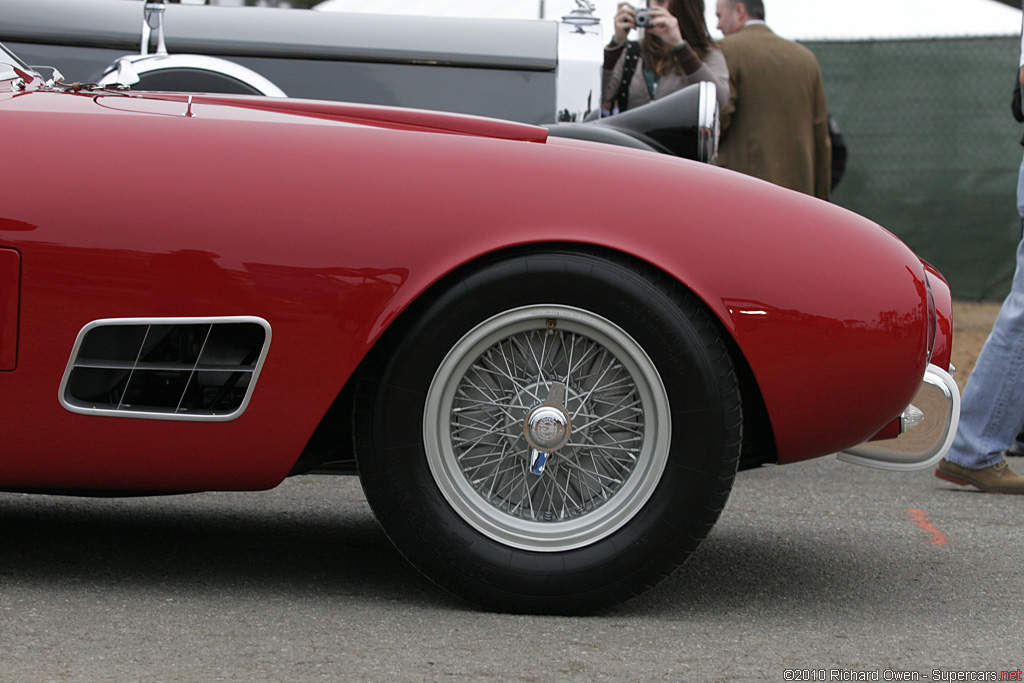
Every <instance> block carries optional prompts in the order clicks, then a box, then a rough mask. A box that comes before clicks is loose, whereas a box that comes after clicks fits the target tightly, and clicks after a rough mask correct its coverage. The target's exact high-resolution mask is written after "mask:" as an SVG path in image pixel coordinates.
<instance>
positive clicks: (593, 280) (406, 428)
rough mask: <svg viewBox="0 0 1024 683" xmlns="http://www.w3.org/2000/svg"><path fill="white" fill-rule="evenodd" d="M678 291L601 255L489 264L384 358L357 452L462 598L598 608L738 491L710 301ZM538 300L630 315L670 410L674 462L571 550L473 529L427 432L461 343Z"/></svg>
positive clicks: (428, 564) (680, 555)
mask: <svg viewBox="0 0 1024 683" xmlns="http://www.w3.org/2000/svg"><path fill="white" fill-rule="evenodd" d="M673 293H674V294H675V295H676V296H675V297H673V296H672V295H670V294H668V293H666V291H664V290H663V289H662V288H661V287H659V286H658V284H656V283H655V282H652V278H651V277H650V276H649V275H648V276H645V275H643V274H641V273H639V272H637V271H636V270H634V269H632V268H627V267H625V266H623V265H620V264H618V263H614V262H610V261H608V260H606V259H604V258H601V257H598V256H594V255H584V254H576V253H548V254H538V255H531V256H523V257H518V258H513V259H510V260H506V261H500V262H497V263H494V264H491V265H488V266H486V267H483V268H481V269H478V270H476V271H474V272H472V273H470V274H468V275H467V276H466V277H465V278H464V279H463V280H462V281H461V282H459V283H458V284H456V285H454V286H452V287H450V288H448V289H446V290H445V291H443V293H442V294H441V295H440V296H439V297H437V298H436V299H435V300H434V301H433V302H432V303H430V304H428V305H427V306H426V307H425V309H423V310H422V311H421V312H419V313H418V314H416V315H415V318H414V320H413V322H412V323H411V325H410V326H409V327H408V328H407V329H405V330H404V332H403V334H401V335H400V337H399V338H397V339H396V340H395V344H394V348H393V350H392V352H391V353H390V354H389V358H388V359H387V361H386V362H385V363H384V365H383V367H382V370H381V374H380V378H379V384H377V386H376V390H375V392H374V396H373V406H372V410H371V413H370V415H371V416H370V418H369V425H368V432H369V433H368V436H369V439H368V441H369V443H367V444H365V446H366V447H364V448H360V449H359V454H358V455H359V467H360V475H361V477H362V478H363V485H364V488H365V489H366V492H367V497H368V500H369V501H370V504H371V506H372V507H373V508H374V511H375V513H376V514H377V516H378V519H380V521H381V523H382V525H383V526H384V528H385V530H386V531H387V533H388V535H389V536H390V537H391V539H392V540H393V541H394V542H395V544H396V546H397V547H398V548H399V550H400V551H401V552H402V553H403V554H405V555H406V557H407V558H409V559H410V560H411V561H412V562H413V564H414V565H416V566H417V567H418V568H419V569H420V570H421V571H423V572H424V573H425V574H427V575H428V576H429V577H430V578H432V579H433V580H435V581H436V582H438V583H440V584H441V585H444V586H446V587H448V588H449V589H451V590H454V591H455V592H457V593H460V594H462V595H463V596H464V597H468V598H469V599H471V600H475V601H477V602H480V603H483V604H487V603H494V604H496V605H498V606H499V607H502V608H508V607H510V606H518V607H522V608H525V609H529V610H533V609H534V608H536V607H537V606H539V605H541V604H545V605H548V606H549V607H551V608H552V609H554V610H556V611H557V609H558V605H565V606H575V607H574V608H578V607H579V606H593V607H598V606H601V605H603V604H605V603H607V602H608V601H609V600H611V601H617V600H620V599H624V598H623V597H622V596H623V595H632V594H636V593H639V592H641V591H642V590H643V589H645V588H646V587H647V586H648V585H650V584H652V583H654V582H656V581H657V580H658V579H660V578H661V577H662V576H664V575H666V574H667V573H669V572H670V571H671V570H672V569H673V568H675V567H676V566H677V565H678V564H680V563H681V562H682V561H683V560H684V559H685V558H686V556H687V555H688V554H689V553H690V552H692V550H693V549H694V548H695V547H696V545H697V544H699V542H700V541H701V540H702V539H703V538H704V536H705V535H706V534H707V532H708V531H709V530H710V528H711V526H712V525H713V524H714V522H715V521H716V519H717V517H718V514H719V512H720V510H721V507H722V506H723V505H724V503H725V498H726V497H727V495H728V490H729V486H730V485H731V480H732V476H733V475H734V473H735V469H736V461H737V459H738V454H739V418H738V412H739V401H738V390H737V388H736V383H735V375H734V374H733V373H732V368H731V364H729V361H728V356H727V354H726V353H725V352H724V346H722V344H721V340H720V338H719V336H718V334H717V330H716V329H715V326H714V324H713V323H712V321H711V320H710V317H709V316H708V314H707V312H706V311H705V310H704V309H703V307H702V306H700V305H699V304H698V303H697V302H696V301H695V300H694V299H693V297H692V295H689V294H688V293H685V292H683V291H682V290H678V291H676V292H673ZM538 304H539V305H547V304H552V305H567V306H573V307H577V308H582V309H585V310H587V311H589V312H592V313H594V314H597V315H599V316H601V317H604V318H606V319H608V320H610V321H612V322H614V323H615V324H616V325H618V326H619V327H621V328H622V329H623V330H624V331H625V332H626V333H628V334H629V335H630V336H631V337H632V338H633V339H634V340H635V341H636V342H637V343H638V344H639V345H640V347H641V348H643V349H644V350H645V352H646V353H647V354H648V356H649V357H650V358H651V360H652V361H653V362H654V364H655V366H656V367H657V368H658V372H659V374H660V375H661V379H662V382H663V383H664V386H665V389H666V391H667V394H668V399H669V406H670V413H671V416H672V436H671V448H670V454H669V457H668V462H667V464H666V467H665V469H664V471H663V474H662V477H661V481H660V482H659V483H658V485H657V487H656V488H655V489H654V491H653V493H652V494H651V496H650V498H649V499H648V500H647V502H646V504H645V505H644V506H643V508H642V509H640V510H639V511H638V512H637V513H636V514H635V515H634V517H633V518H632V519H630V520H629V521H628V522H627V523H626V524H624V525H623V526H622V527H621V528H619V529H617V530H616V531H614V532H613V533H611V534H610V535H608V536H606V537H604V538H601V539H600V540H598V541H596V542H594V543H592V544H590V545H587V546H585V547H582V548H577V549H573V550H568V551H561V552H534V551H528V550H520V549H515V548H512V547H509V546H506V545H504V544H501V543H499V542H497V541H494V540H492V539H490V538H488V537H487V536H485V535H483V534H482V533H480V532H479V531H477V530H476V529H474V528H472V527H471V526H470V525H469V524H467V523H466V522H465V521H464V520H463V519H462V518H461V517H460V516H459V515H458V514H457V513H456V512H455V511H454V509H453V508H452V507H451V506H450V505H449V504H448V502H447V500H446V499H445V498H444V496H443V495H442V493H441V492H440V490H439V489H438V487H437V485H436V484H435V483H434V480H433V475H432V473H431V470H430V467H429V465H428V462H427V458H426V455H425V453H424V448H423V442H422V434H423V427H422V425H423V419H424V408H425V400H426V395H427V390H428V388H429V386H430V384H431V382H432V380H433V378H434V374H435V372H436V371H437V368H438V367H439V365H440V364H441V362H442V361H443V360H444V358H445V356H446V355H447V354H448V352H449V351H450V350H451V348H452V347H453V346H454V345H455V344H456V343H457V342H458V340H459V339H461V338H462V337H463V336H464V335H465V334H466V333H467V332H468V331H469V330H471V329H473V328H474V327H475V326H476V325H478V324H480V323H481V322H483V321H484V320H487V319H488V318H490V317H492V316H494V315H496V314H498V313H501V312H503V311H506V310H509V309H514V308H518V307H522V306H528V305H538ZM723 379H724V380H725V381H723ZM729 380H731V381H729ZM614 596H618V597H614Z"/></svg>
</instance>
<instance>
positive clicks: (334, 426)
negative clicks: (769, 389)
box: [290, 240, 776, 476]
mask: <svg viewBox="0 0 1024 683" xmlns="http://www.w3.org/2000/svg"><path fill="white" fill-rule="evenodd" d="M559 251H563V252H576V253H589V254H594V255H600V256H604V257H605V258H608V259H609V260H613V261H618V262H627V263H632V264H633V265H635V266H638V267H641V268H647V269H650V270H651V271H652V273H654V274H657V275H658V276H661V277H664V278H666V279H668V280H671V281H672V282H673V283H674V284H676V285H678V286H680V287H683V288H684V289H686V290H687V291H688V292H690V293H691V294H692V295H693V296H695V297H696V298H697V299H698V300H699V301H701V303H702V304H703V305H704V306H705V308H706V309H707V310H708V311H709V312H711V314H712V316H713V318H714V319H715V320H716V322H717V323H718V325H719V328H720V332H721V333H722V336H723V339H725V341H726V345H727V347H728V349H729V352H730V356H731V358H732V360H733V364H734V366H735V367H736V371H737V374H738V376H739V379H740V387H741V396H742V401H743V414H744V424H745V430H747V431H745V433H744V443H743V454H742V456H741V459H742V461H743V462H742V463H741V467H743V468H746V467H751V466H756V465H759V464H764V463H771V462H775V461H776V448H775V441H774V436H773V434H772V428H771V421H770V418H769V416H768V412H767V410H766V408H765V404H764V399H763V397H762V396H761V389H760V387H759V386H758V383H757V379H756V377H755V375H754V372H753V370H752V369H751V367H750V365H749V363H748V362H747V359H746V358H745V356H744V355H743V352H742V350H741V349H740V347H739V345H738V344H737V342H736V339H735V338H734V337H733V333H732V331H731V330H730V329H729V325H728V321H729V320H730V319H729V318H725V319H723V318H722V317H721V315H720V312H719V311H717V310H715V307H713V306H711V305H710V303H709V301H708V300H707V299H705V298H704V297H702V296H701V295H700V294H699V293H698V292H696V291H694V290H693V288H691V287H690V286H688V285H687V283H685V282H681V281H680V280H679V279H678V278H677V277H675V276H674V275H672V274H671V273H670V272H669V271H667V270H666V269H665V268H662V267H661V266H659V265H658V264H656V263H652V262H651V261H650V260H648V259H644V258H642V257H640V256H638V255H636V254H633V253H630V252H627V251H622V250H619V249H615V248H612V247H609V246H607V245H602V244H597V243H594V242H585V241H575V240H559V241H550V242H549V241H544V242H529V243H522V244H515V245H509V246H505V247H502V248H498V249H495V250H493V251H489V252H486V253H483V254H479V255H477V256H476V257H474V258H471V259H469V260H465V261H463V262H461V263H459V264H457V265H455V266H454V267H452V268H450V269H448V270H447V271H446V272H444V273H443V274H441V275H440V276H439V277H437V278H435V279H434V280H432V281H431V282H430V283H429V284H428V285H426V286H424V287H420V288H415V287H408V286H407V287H404V288H403V289H402V291H401V293H400V294H399V297H400V299H401V303H399V302H398V299H396V300H394V301H393V302H392V303H393V304H395V305H394V306H392V307H390V308H389V309H388V310H387V311H384V312H382V314H381V316H380V317H379V318H378V319H377V320H376V321H375V322H374V324H373V326H372V329H373V330H374V331H375V335H374V337H373V338H372V339H367V340H365V346H364V348H366V349H367V350H366V353H365V354H364V355H363V357H362V358H361V359H359V361H358V363H357V364H356V365H355V368H354V370H353V371H352V374H351V375H350V376H349V378H348V379H347V380H346V382H345V384H344V386H342V387H341V389H340V391H339V393H338V396H337V398H336V399H335V400H334V402H333V404H332V405H331V406H330V408H329V409H328V410H327V412H326V414H325V415H324V417H323V419H322V420H321V421H320V424H319V425H318V427H317V429H316V430H315V432H314V433H313V435H312V436H311V437H310V440H309V442H308V444H307V446H306V448H305V449H304V450H303V453H302V455H301V456H300V458H299V460H298V462H297V463H296V465H295V467H294V468H293V469H292V472H291V473H290V476H291V475H296V474H303V473H306V472H309V471H316V470H317V469H318V468H319V467H320V466H321V465H322V464H323V463H325V462H330V463H332V465H331V469H333V470H335V471H344V472H349V473H351V472H355V468H354V466H349V465H348V464H349V463H353V462H354V458H355V456H354V453H353V452H352V451H351V443H352V442H351V433H350V429H351V418H352V415H351V411H352V410H353V409H354V402H353V395H354V387H355V385H356V384H358V382H359V381H360V377H361V376H362V375H363V374H364V373H365V371H366V370H367V368H368V367H369V366H371V365H372V364H373V363H375V362H376V358H377V357H378V356H379V355H380V354H386V353H387V352H388V350H389V346H390V344H389V339H391V338H392V337H393V336H394V335H401V334H402V332H403V329H404V328H405V326H406V325H408V324H409V323H410V322H411V321H413V320H415V318H416V316H417V315H418V311H420V310H421V309H422V308H423V307H425V306H427V305H429V303H430V302H431V301H432V300H433V299H434V298H436V297H437V296H439V295H440V294H441V293H442V292H444V291H446V290H447V289H449V288H450V287H453V286H456V285H457V283H458V282H459V281H460V280H462V279H463V277H464V275H465V273H466V272H467V271H469V270H476V269H479V268H482V267H486V266H487V265H488V264H489V263H494V262H497V261H501V260H505V259H509V258H514V257H516V256H524V255H530V254H542V253H557V252H559ZM747 424H749V425H750V426H749V429H748V428H747V426H746V425H747Z"/></svg>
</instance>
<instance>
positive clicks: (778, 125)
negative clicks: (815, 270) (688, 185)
mask: <svg viewBox="0 0 1024 683" xmlns="http://www.w3.org/2000/svg"><path fill="white" fill-rule="evenodd" d="M716 12H717V14H718V28H719V30H720V31H722V33H724V34H725V38H724V39H722V41H721V42H720V43H719V47H721V49H722V52H723V54H724V55H725V60H726V63H727V64H728V67H729V87H730V94H729V102H728V103H727V104H726V105H725V108H724V109H723V110H722V112H721V120H722V141H721V145H720V147H719V151H718V160H717V162H716V163H717V164H718V165H719V166H722V167H724V168H728V169H732V170H734V171H740V172H741V173H746V174H748V175H752V176H756V177H758V178H762V179H764V180H767V181H770V182H772V183H775V184H776V185H781V186H783V187H788V188H790V189H793V190H798V191H800V192H805V193H807V194H810V195H814V196H815V197H820V198H822V199H828V196H829V189H830V185H831V164H832V147H831V143H830V142H829V134H828V105H827V103H826V100H825V88H824V85H823V83H822V78H821V69H820V68H819V67H818V60H817V59H815V57H814V54H813V53H812V52H811V51H810V50H808V49H807V48H806V47H804V46H803V45H800V44H798V43H795V42H793V41H791V40H785V39H784V38H780V37H779V36H777V35H775V34H774V33H773V32H772V31H771V29H769V28H768V26H767V25H766V24H765V22H764V4H763V3H762V0H718V5H717V7H716Z"/></svg>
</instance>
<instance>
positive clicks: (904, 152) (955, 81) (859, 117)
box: [804, 36, 1024, 300]
mask: <svg viewBox="0 0 1024 683" xmlns="http://www.w3.org/2000/svg"><path fill="white" fill-rule="evenodd" d="M804 44H805V45H807V46H808V47H809V48H810V49H811V50H813V51H814V53H815V55H816V56H817V58H818V62H819V63H820V64H821V69H822V73H823V75H824V78H825V89H826V93H827V95H828V101H829V110H830V112H831V113H832V114H833V116H834V117H835V118H836V120H837V122H838V123H839V126H840V129H841V131H842V134H843V137H844V139H845V141H846V145H847V147H848V149H849V162H848V165H847V170H846V175H845V176H844V177H843V180H842V182H841V183H840V185H839V187H838V188H836V191H835V193H834V195H833V197H832V199H833V201H834V202H835V203H836V204H839V205H840V206H844V207H846V208H848V209H852V210H853V211H856V212H857V213H859V214H861V215H864V216H867V217H868V218H870V219H872V220H874V221H875V222H877V223H879V224H880V225H882V226H883V227H885V228H887V229H889V230H890V231H892V232H893V233H895V234H896V235H897V236H899V237H900V238H901V239H902V240H903V241H905V242H906V243H907V244H908V245H909V246H910V247H911V248H912V249H913V250H914V251H915V252H917V254H918V255H919V256H921V257H922V258H924V259H925V260H927V261H929V262H930V263H932V264H933V265H935V266H936V267H937V268H938V269H939V270H940V271H942V273H943V275H945V276H946V278H947V279H948V280H949V282H950V285H951V287H952V289H953V295H954V296H955V297H957V298H961V299H988V300H998V299H1001V298H1003V297H1004V296H1005V295H1006V293H1007V292H1008V291H1009V287H1010V281H1011V279H1012V277H1013V270H1014V265H1015V259H1014V255H1015V251H1016V246H1017V243H1018V241H1019V240H1020V238H1021V218H1020V215H1019V214H1018V213H1017V208H1016V187H1017V173H1018V169H1019V168H1020V163H1021V157H1022V153H1024V149H1022V148H1021V146H1020V139H1021V136H1022V135H1024V125H1022V124H1018V123H1017V122H1016V121H1015V120H1014V119H1013V117H1012V115H1011V113H1010V100H1011V99H1012V92H1013V83H1014V79H1015V78H1016V77H1017V73H1018V68H1017V65H1018V63H1019V53H1020V40H1019V38H1017V37H1015V36H1012V37H1006V36H999V37H986V38H956V39H949V38H942V39H925V40H917V39H915V40H879V41H851V42H831V41H830V42H810V41H808V42H805V43H804Z"/></svg>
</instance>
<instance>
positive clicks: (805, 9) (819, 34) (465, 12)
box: [316, 0, 1021, 40]
mask: <svg viewBox="0 0 1024 683" xmlns="http://www.w3.org/2000/svg"><path fill="white" fill-rule="evenodd" d="M592 1H593V2H594V4H595V5H596V6H597V11H598V15H599V16H600V17H601V23H602V25H603V26H604V31H605V35H610V32H611V22H612V17H613V16H614V15H615V7H616V5H617V0H592ZM637 1H639V0H637ZM704 2H705V5H706V7H707V22H708V28H709V29H710V30H711V34H712V36H714V37H716V38H717V37H721V33H720V32H719V31H718V30H717V24H718V22H717V19H716V18H715V0H704ZM575 6H576V3H575V1H574V0H326V1H325V2H323V3H321V4H320V5H318V6H317V7H316V9H319V10H326V11H340V12H372V13H380V14H425V15H431V16H463V17H499V18H506V19H538V18H544V19H554V18H557V17H560V16H562V15H563V14H566V13H568V12H569V11H570V10H571V9H572V8H574V7H575ZM765 8H766V14H767V20H768V24H769V26H771V27H772V29H773V30H774V31H775V32H776V33H778V34H779V35H781V36H783V37H786V38H792V39H796V40H814V39H834V40H843V39H870V38H923V37H929V38H930V37H938V36H946V37H948V36H979V35H1013V34H1019V33H1020V30H1021V11H1020V10H1018V9H1014V8H1012V7H1009V6H1007V5H1004V4H1002V3H1000V2H996V0H765Z"/></svg>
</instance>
